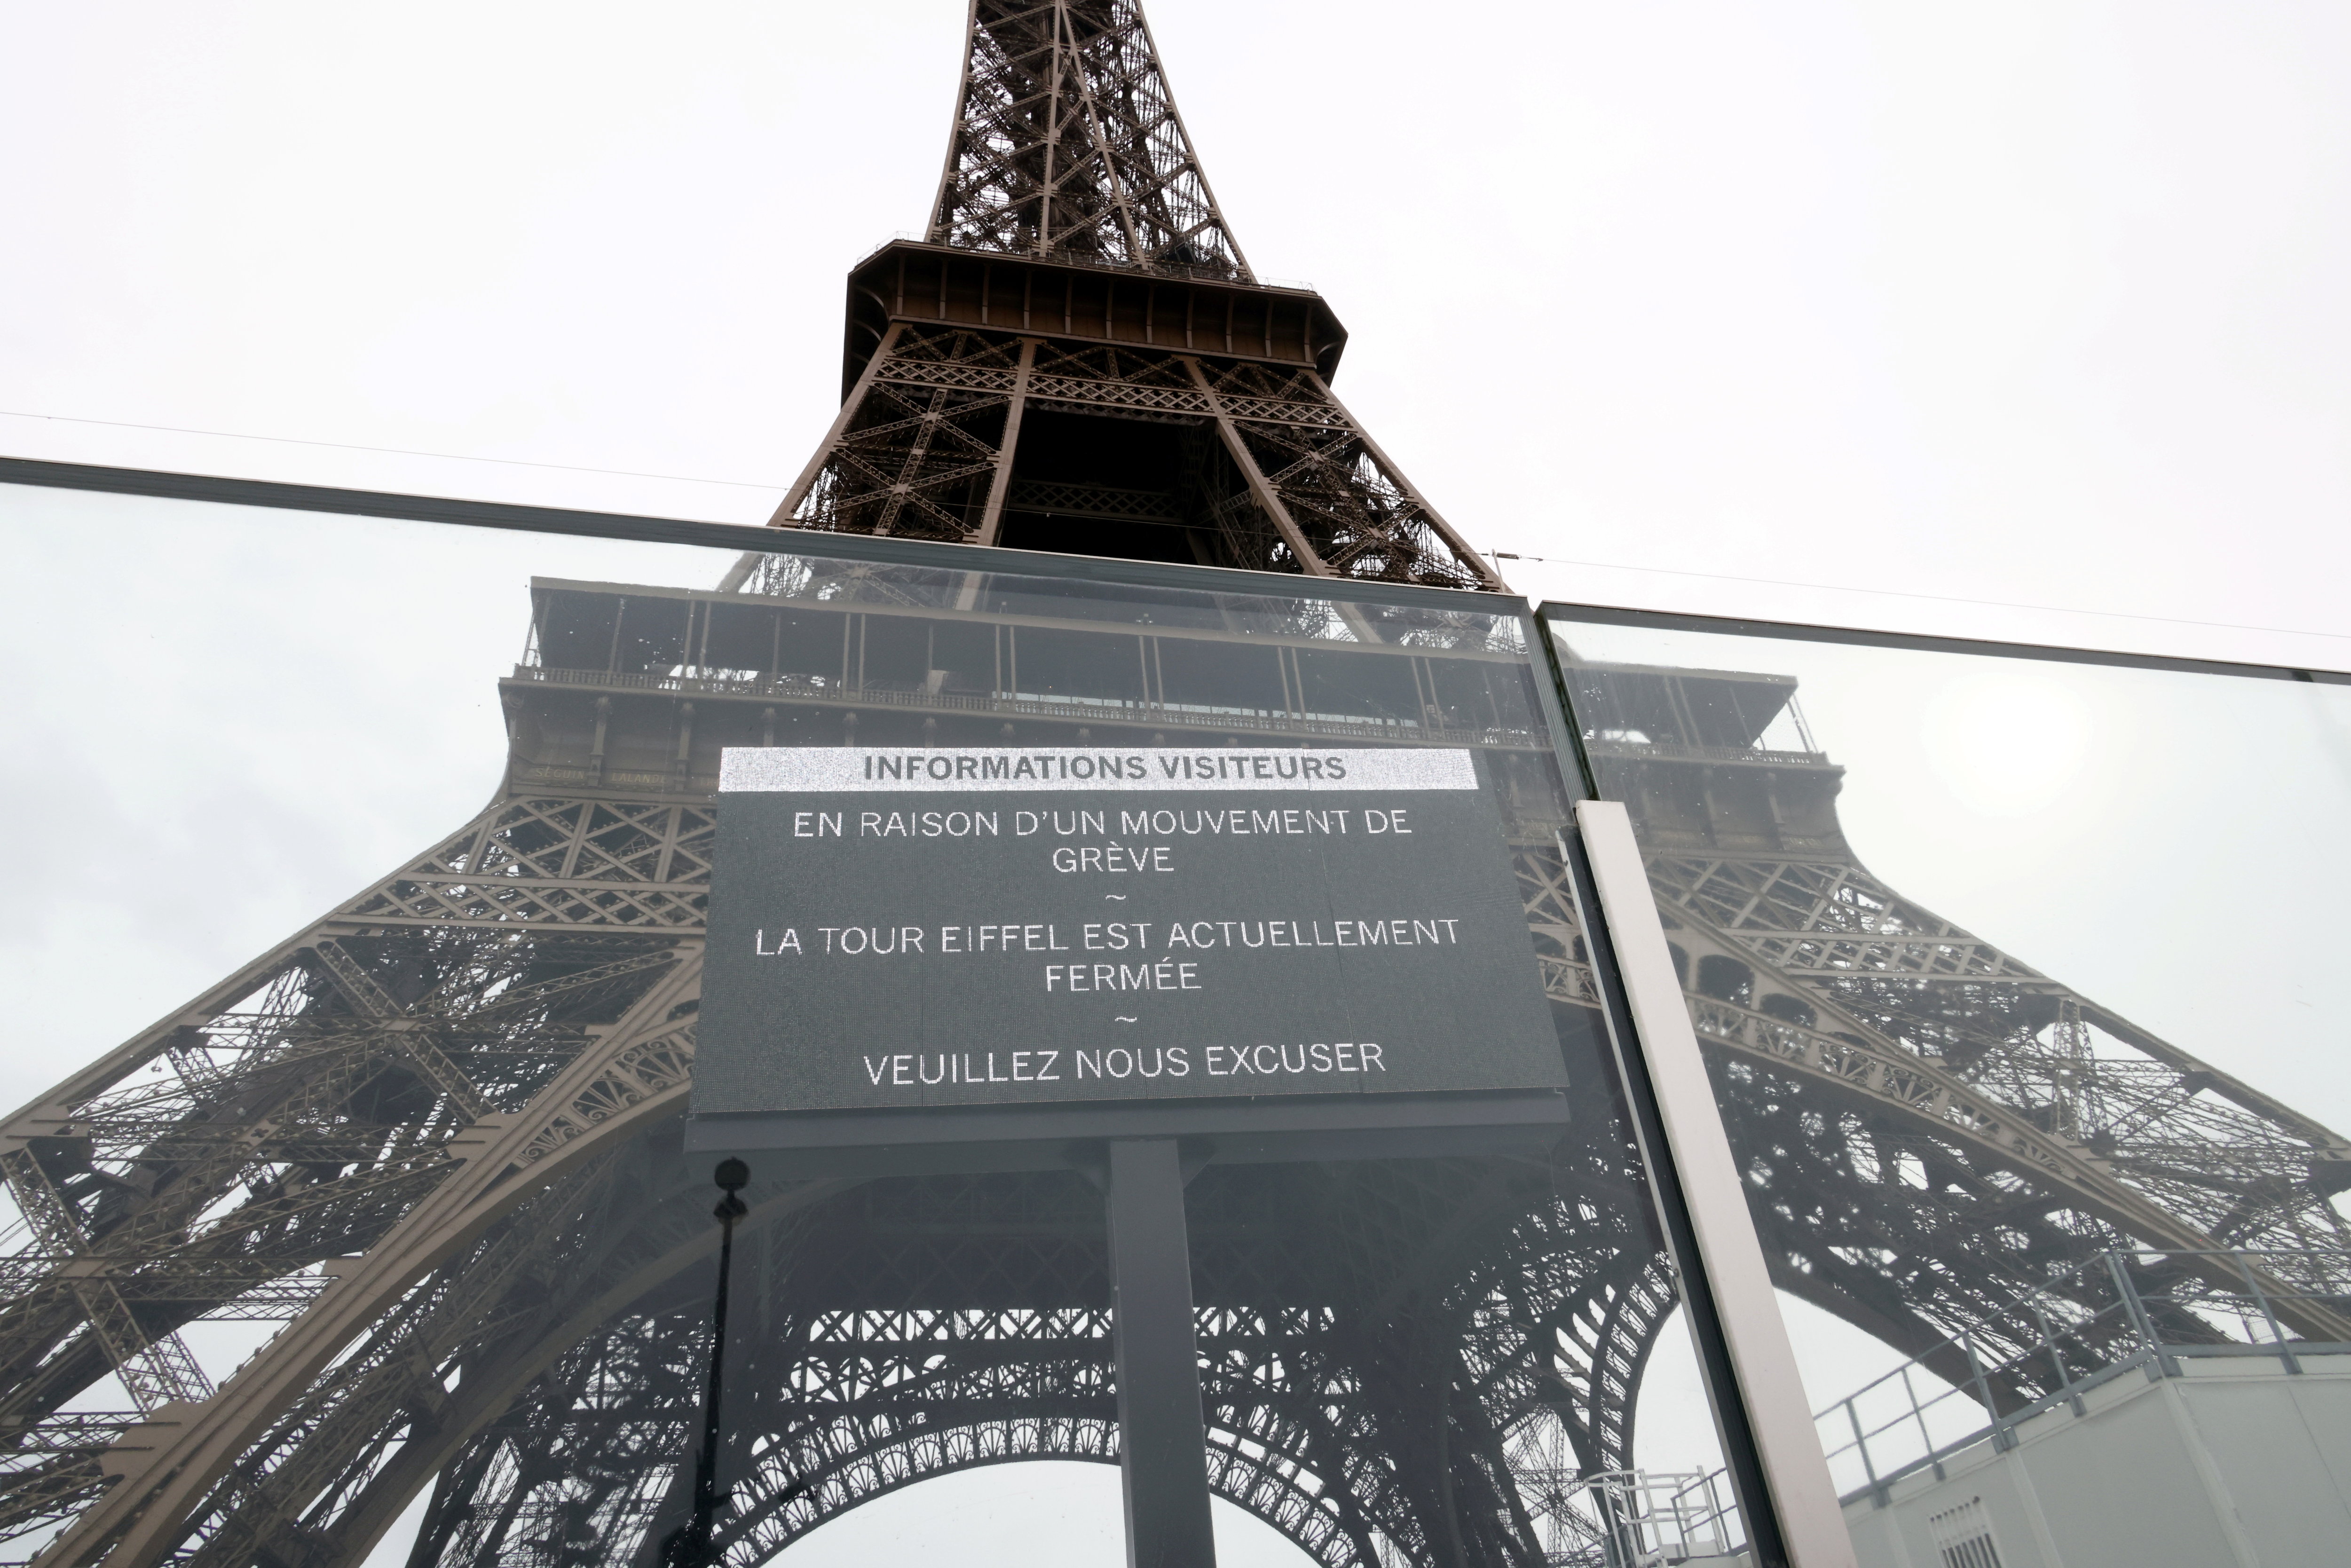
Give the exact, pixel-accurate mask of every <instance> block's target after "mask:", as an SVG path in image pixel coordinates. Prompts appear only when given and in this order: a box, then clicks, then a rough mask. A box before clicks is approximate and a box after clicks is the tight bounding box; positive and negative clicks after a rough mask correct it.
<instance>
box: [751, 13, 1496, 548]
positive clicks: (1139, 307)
mask: <svg viewBox="0 0 2351 1568" xmlns="http://www.w3.org/2000/svg"><path fill="white" fill-rule="evenodd" d="M1345 344H1346V329H1344V328H1343V327H1342V326H1341V325H1340V323H1339V321H1338V319H1337V318H1336V317H1335V316H1333V315H1332V312H1331V309H1330V308H1329V307H1328V306H1327V305H1326V304H1324V302H1323V301H1322V298H1321V297H1320V296H1319V295H1317V294H1315V293H1314V292H1313V291H1312V290H1311V289H1307V288H1301V287H1277V286H1271V285H1267V284H1264V283H1261V282H1259V280H1258V279H1257V278H1256V277H1254V275H1253V274H1251V272H1250V271H1249V264H1248V263H1247V262H1246V261H1245V260H1244V259H1243V258H1242V256H1241V251H1240V246H1238V244H1237V243H1236V242H1235V241H1234V239H1233V236H1232V231H1231V229H1230V227H1229V226H1228V225H1227V224H1226V222H1225V219H1224V215H1223V214H1222V213H1221V212H1219V211H1218V210H1217V203H1216V198H1215V197H1214V195H1213V194H1212V193H1210V191H1209V189H1208V183H1207V176H1206V175H1205V174H1203V173H1202V172H1201V169H1200V163H1199V160H1198V159H1197V158H1196V156H1195V155H1194V153H1193V151H1192V145H1191V139H1190V136H1189V134H1188V133H1187V132H1186V130H1185V127H1184V122H1183V120H1182V118H1181V117H1180V116H1179V115H1178V114H1177V113H1176V112H1175V99H1174V98H1173V96H1172V95H1171V94H1170V93H1169V92H1168V89H1167V83H1166V78H1165V76H1164V74H1163V73H1162V72H1161V70H1160V68H1159V60H1158V55H1157V51H1156V49H1155V47H1154V46H1153V44H1152V40H1151V34H1150V31H1149V29H1148V28H1147V27H1145V26H1144V21H1143V15H1142V10H1141V7H1140V6H1139V5H1135V4H1134V0H1044V3H1042V4H1035V5H1029V4H1022V3H1020V0H974V5H973V6H972V10H971V18H970V26H969V29H968V36H967V48H966V53H965V64H964V74H963V85H962V90H961V96H960V100H959V108H958V112H957V115H956V126H955V130H954V132H953V134H952V135H951V137H950V138H949V142H948V147H947V158H946V171H945V172H944V173H943V174H942V176H941V178H940V181H939V193H938V200H937V202H936V204H935V206H934V209H933V212H932V216H931V222H930V226H929V229H928V231H927V233H926V235H925V238H924V239H923V240H921V241H898V242H893V243H892V244H890V245H886V246H883V247H882V248H881V249H880V250H878V251H876V252H875V253H874V254H873V255H872V256H868V257H867V258H866V259H865V260H863V261H862V262H860V263H859V264H858V265H857V267H855V268H853V269H852V272H851V274H850V279H849V312H848V340H847V344H846V353H845V361H844V365H843V373H842V392H843V394H844V396H843V402H842V405H841V413H840V416H839V418H838V419H836V420H835V422H834V423H833V426H832V429H831V431H830V432H828V433H827V434H826V437H825V439H824V441H823V443H822V444H820V446H819V448H818V450H817V452H816V455H814V456H813V457H812V458H811V459H810V461H809V464H808V465H807V467H806V468H804V469H803V470H802V471H801V473H800V475H799V478H798V479H797V480H796V481H795V482H794V484H793V485H792V486H791V488H790V490H789V492H788V493H787V494H786V496H785V497H784V500H783V503H782V505H781V506H779V507H778V508H777V511H776V515H775V519H774V520H775V522H776V523H777V524H778V526H783V527H790V528H813V529H820V530H824V531H827V532H834V533H854V534H870V535H897V536H903V537H907V538H924V539H936V540H942V541H945V542H948V543H956V544H984V545H994V544H1010V545H1028V546H1033V547H1039V548H1051V549H1078V550H1081V551H1083V550H1086V549H1089V548H1092V549H1094V550H1096V551H1099V550H1100V549H1102V539H1103V537H1104V534H1105V525H1114V526H1115V531H1116V532H1117V533H1118V534H1119V535H1120V536H1121V538H1120V540H1119V543H1118V545H1117V546H1116V547H1115V548H1114V549H1112V551H1111V553H1113V554H1119V555H1128V556H1134V555H1146V556H1154V557H1156V558H1159V559H1168V560H1175V561H1195V562H1202V563H1206V564H1209V565H1217V566H1238V567H1249V568H1256V569H1259V570H1274V571H1293V572H1303V573H1307V574H1310V575H1314V576H1328V577H1339V578H1346V579H1353V580H1364V581H1380V582H1414V583H1426V584H1435V585H1438V586H1445V587H1470V588H1494V587H1499V585H1500V584H1499V579H1498V578H1496V577H1495V575H1494V573H1493V570H1492V569H1491V568H1490V567H1489V566H1488V565H1487V564H1486V563H1485V561H1484V560H1482V559H1480V558H1479V555H1478V553H1477V552H1476V551H1475V550H1473V549H1470V548H1469V547H1468V545H1467V544H1466V543H1464V542H1463V541H1462V539H1461V538H1460V536H1459V535H1458V534H1457V533H1455V532H1454V531H1453V529H1452V528H1451V527H1450V526H1449V525H1447V523H1446V521H1445V519H1444V518H1443V517H1441V516H1439V515H1438V513H1437V509H1436V508H1435V507H1432V506H1431V505H1430V504H1429V502H1428V499H1427V497H1425V496H1423V495H1422V494H1421V493H1420V491H1419V490H1418V489H1416V487H1415V486H1413V484H1412V481H1411V480H1410V479H1408V478H1406V477H1405V475H1404V472H1403V470H1402V469H1400V468H1399V467H1397V465H1395V462H1394V461H1393V460H1391V459H1390V458H1389V457H1388V455H1387V454H1386V453H1384V452H1383V451H1382V450H1381V449H1380V446H1379V444H1378V443H1376V442H1374V440H1373V439H1372V437H1371V435H1370V434H1369V433H1368V432H1366V431H1365V430H1364V428H1363V426H1362V425H1361V424H1360V423H1357V421H1356V420H1355V418H1354V416H1353V414H1351V413H1349V412H1348V411H1347V409H1346V407H1345V405H1344V404H1343V403H1342V402H1340V401H1339V399H1338V397H1337V396H1336V395H1335V394H1334V393H1333V392H1332V390H1331V378H1332V375H1333V374H1334V373H1335V371H1337V368H1338V363H1339V357H1340V353H1341V350H1343V348H1344V347H1345Z"/></svg>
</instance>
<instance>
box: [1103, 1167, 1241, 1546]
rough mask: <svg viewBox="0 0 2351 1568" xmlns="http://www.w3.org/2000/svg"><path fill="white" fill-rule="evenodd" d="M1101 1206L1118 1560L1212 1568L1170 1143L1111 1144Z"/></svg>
mask: <svg viewBox="0 0 2351 1568" xmlns="http://www.w3.org/2000/svg"><path fill="white" fill-rule="evenodd" d="M1106 1207H1107V1208H1108V1211H1109V1221H1110V1287H1111V1324H1112V1332H1113V1336H1114V1338H1115V1342H1116V1347H1117V1353H1118V1426H1119V1476H1120V1481H1121V1487H1122V1490H1123V1493H1124V1495H1125V1500H1126V1561H1127V1568H1216V1561H1217V1543H1216V1537H1215V1534H1214V1531H1213V1529H1212V1526H1211V1523H1210V1520H1209V1516H1208V1452H1207V1447H1208V1445H1207V1436H1208V1435H1207V1425H1206V1422H1205V1420H1204V1419H1203V1416H1202V1414H1201V1408H1200V1362H1199V1351H1198V1345H1197V1341H1196V1337H1195V1335H1194V1333H1193V1328H1192V1259H1191V1249H1190V1246H1189V1243H1188V1241H1187V1239H1186V1230H1185V1223H1184V1172H1183V1166H1182V1162H1181V1160H1180V1158H1179V1157H1178V1155H1177V1151H1176V1146H1175V1139H1173V1138H1121V1139H1116V1140H1114V1141H1113V1142H1112V1144H1111V1145H1110V1180H1109V1183H1108V1193H1107V1205H1106Z"/></svg>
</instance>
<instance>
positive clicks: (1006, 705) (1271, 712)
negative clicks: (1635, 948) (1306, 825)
mask: <svg viewBox="0 0 2351 1568" xmlns="http://www.w3.org/2000/svg"><path fill="white" fill-rule="evenodd" d="M514 678H515V679H516V680H517V681H528V682H531V683H533V684H534V685H550V686H580V687H586V688H590V689H596V690H614V689H618V690H622V691H651V692H671V693H676V694H679V695H705V694H706V695H713V696H733V697H771V698H778V699H780V700H783V701H786V702H823V703H828V704H841V705H846V706H851V707H861V708H888V707H903V708H919V709H922V710H924V711H925V712H933V713H980V714H987V715H989V716H1006V717H1014V718H1050V719H1064V720H1071V721H1075V722H1077V723H1080V724H1119V725H1128V726H1136V727H1142V726H1157V727H1176V726H1181V727H1186V728H1189V729H1196V730H1214V731H1217V732H1219V733H1223V734H1238V733H1242V732H1247V733H1249V734H1260V735H1266V734H1279V735H1321V736H1330V737H1343V738H1345V739H1349V740H1354V741H1371V742H1383V741H1384V742H1386V743H1388V744H1391V745H1411V746H1479V747H1534V746H1538V745H1540V744H1541V743H1540V742H1539V741H1538V740H1537V739H1536V738H1535V737H1534V735H1533V734H1532V733H1531V732H1530V731H1527V730H1522V729H1510V728H1498V727H1486V728H1479V729H1470V728H1456V727H1449V726H1445V725H1437V724H1426V723H1422V722H1419V721H1416V720H1413V719H1400V718H1381V717H1374V716H1360V717H1359V716H1353V715H1350V714H1295V713H1283V712H1281V711H1280V710H1279V709H1274V708H1219V707H1207V706H1199V705H1195V704H1186V703H1143V702H1130V701H1126V700H1124V699H1121V698H1116V697H1099V698H1097V697H1043V696H1029V695H1019V694H1011V695H1007V694H1002V693H988V694H985V695H980V694H965V693H960V692H934V691H926V690H924V689H922V688H920V687H916V688H914V689H911V690H909V689H899V688H893V687H887V686H872V685H869V686H856V687H852V686H846V685H841V684H840V683H838V682H834V681H828V680H826V679H824V678H823V677H821V676H818V675H789V674H787V675H770V674H758V673H735V672H716V673H705V674H695V675H684V674H654V673H652V672H646V671H625V670H624V671H607V670H559V669H550V668H547V667H545V666H542V665H538V664H517V665H516V666H515V672H514Z"/></svg>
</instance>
